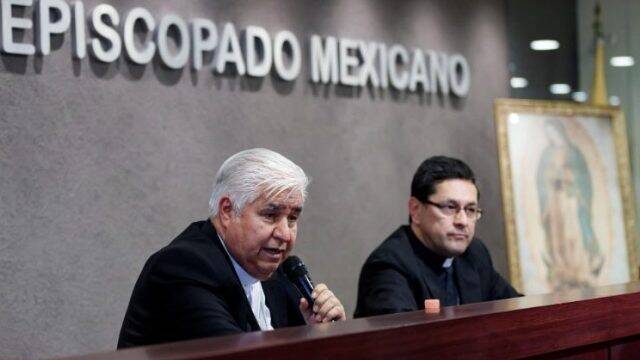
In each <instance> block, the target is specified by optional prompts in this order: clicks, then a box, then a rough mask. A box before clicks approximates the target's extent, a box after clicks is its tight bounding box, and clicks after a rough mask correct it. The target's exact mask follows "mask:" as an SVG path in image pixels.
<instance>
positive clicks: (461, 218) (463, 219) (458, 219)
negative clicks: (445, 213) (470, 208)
mask: <svg viewBox="0 0 640 360" xmlns="http://www.w3.org/2000/svg"><path fill="white" fill-rule="evenodd" d="M453 224H454V225H456V226H458V227H465V226H467V225H468V224H469V217H468V216H467V212H466V211H465V210H464V209H460V210H458V212H456V213H455V215H453Z"/></svg>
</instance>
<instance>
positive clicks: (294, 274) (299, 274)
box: [282, 255, 313, 308]
mask: <svg viewBox="0 0 640 360" xmlns="http://www.w3.org/2000/svg"><path fill="white" fill-rule="evenodd" d="M282 270H283V271H284V273H285V275H287V278H288V279H289V281H291V282H292V283H293V285H295V287H296V288H297V289H298V291H300V293H301V294H302V296H303V297H304V298H305V299H307V301H308V302H309V308H311V306H313V298H312V297H311V292H313V282H311V278H310V277H309V272H308V271H307V268H306V267H305V266H304V264H303V263H302V260H300V258H299V257H297V256H295V255H291V256H289V257H288V258H287V259H286V260H285V261H284V262H283V263H282Z"/></svg>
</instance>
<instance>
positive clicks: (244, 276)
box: [216, 232, 259, 288]
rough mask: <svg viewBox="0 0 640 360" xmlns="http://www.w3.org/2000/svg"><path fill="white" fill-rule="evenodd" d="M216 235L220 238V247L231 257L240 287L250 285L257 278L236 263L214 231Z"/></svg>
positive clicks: (255, 281) (256, 280)
mask: <svg viewBox="0 0 640 360" xmlns="http://www.w3.org/2000/svg"><path fill="white" fill-rule="evenodd" d="M216 235H218V240H220V243H222V247H223V248H224V251H226V252H227V255H229V259H231V264H232V265H233V269H234V270H235V271H236V274H237V275H238V278H239V279H240V283H241V284H242V287H243V288H246V287H250V286H252V285H253V284H255V283H257V282H258V281H259V280H258V279H256V278H254V277H253V276H251V275H249V273H248V272H246V270H245V269H243V268H242V266H240V264H238V262H237V261H236V259H234V258H233V255H231V253H230V252H229V250H227V245H225V243H224V241H223V240H222V237H221V236H220V234H218V232H216Z"/></svg>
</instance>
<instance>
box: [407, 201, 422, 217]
mask: <svg viewBox="0 0 640 360" xmlns="http://www.w3.org/2000/svg"><path fill="white" fill-rule="evenodd" d="M408 205H409V217H410V218H411V222H412V223H414V224H419V223H420V216H419V215H420V211H422V203H421V202H420V200H418V199H416V198H415V197H413V196H411V197H410V198H409V204H408Z"/></svg>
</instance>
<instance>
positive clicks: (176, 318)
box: [164, 284, 243, 340]
mask: <svg viewBox="0 0 640 360" xmlns="http://www.w3.org/2000/svg"><path fill="white" fill-rule="evenodd" d="M165 291H167V292H168V294H166V299H167V301H166V302H165V304H164V305H165V309H164V311H166V313H165V314H166V315H167V317H168V321H167V322H166V323H167V324H171V326H172V327H173V328H172V329H168V331H170V333H171V334H172V336H173V337H175V340H182V339H195V338H201V337H207V336H218V335H229V334H237V333H241V332H243V330H242V329H241V328H240V327H239V326H238V323H237V322H236V321H235V319H234V318H233V316H231V312H230V309H229V308H228V305H227V304H226V303H225V301H223V299H221V298H220V296H218V295H217V294H216V293H214V292H212V291H211V290H209V289H206V288H203V287H201V286H198V285H194V284H176V285H174V286H173V287H172V288H171V289H168V288H167V289H165ZM172 340H174V339H172Z"/></svg>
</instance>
